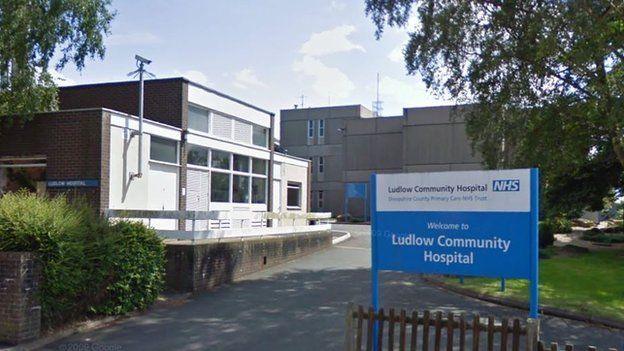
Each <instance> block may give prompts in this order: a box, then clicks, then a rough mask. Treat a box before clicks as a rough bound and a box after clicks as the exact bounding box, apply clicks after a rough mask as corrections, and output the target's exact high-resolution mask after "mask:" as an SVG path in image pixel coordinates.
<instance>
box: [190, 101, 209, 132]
mask: <svg viewBox="0 0 624 351" xmlns="http://www.w3.org/2000/svg"><path fill="white" fill-rule="evenodd" d="M188 116H189V119H188V123H189V125H188V127H189V129H195V130H198V131H200V132H204V133H208V132H209V131H210V111H208V110H206V109H204V108H201V107H197V106H193V105H189V112H188Z"/></svg>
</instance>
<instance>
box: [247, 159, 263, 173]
mask: <svg viewBox="0 0 624 351" xmlns="http://www.w3.org/2000/svg"><path fill="white" fill-rule="evenodd" d="M251 163H252V165H251V171H252V172H253V173H255V174H265V175H266V174H267V161H266V160H261V159H259V158H254V159H252V161H251Z"/></svg>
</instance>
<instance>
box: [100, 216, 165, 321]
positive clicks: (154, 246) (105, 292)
mask: <svg viewBox="0 0 624 351" xmlns="http://www.w3.org/2000/svg"><path fill="white" fill-rule="evenodd" d="M103 234H104V235H103V236H102V237H101V238H99V239H100V240H96V241H95V243H96V244H94V245H91V246H90V247H89V249H88V251H89V253H90V254H91V255H92V256H93V257H97V258H98V261H99V263H100V265H98V266H94V267H93V268H94V269H93V276H94V277H98V281H101V282H103V284H102V285H101V286H100V287H99V288H98V291H94V292H93V295H95V296H98V299H97V301H96V303H95V304H94V305H93V306H92V307H91V311H92V312H94V313H98V314H123V313H127V312H131V311H133V310H136V309H145V308H147V307H149V306H150V305H151V304H152V303H153V302H154V301H155V300H156V298H157V297H158V293H159V292H160V291H161V290H162V288H163V283H164V274H165V273H164V266H165V247H164V245H163V243H162V240H160V238H159V237H158V235H157V234H156V232H154V230H152V229H149V228H147V227H146V226H145V225H143V224H141V223H136V222H119V223H117V224H115V225H113V226H111V227H110V228H109V230H108V231H107V232H105V233H103Z"/></svg>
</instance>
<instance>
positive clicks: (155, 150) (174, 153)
mask: <svg viewBox="0 0 624 351" xmlns="http://www.w3.org/2000/svg"><path fill="white" fill-rule="evenodd" d="M150 159H151V160H154V161H162V162H168V163H176V164H177V163H178V142H177V141H175V140H170V139H165V138H160V137H157V136H153V135H152V136H151V138H150Z"/></svg>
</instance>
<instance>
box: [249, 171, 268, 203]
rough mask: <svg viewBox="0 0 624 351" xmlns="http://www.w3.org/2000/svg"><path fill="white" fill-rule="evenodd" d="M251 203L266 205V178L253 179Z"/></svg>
mask: <svg viewBox="0 0 624 351" xmlns="http://www.w3.org/2000/svg"><path fill="white" fill-rule="evenodd" d="M251 202H252V203H254V204H264V203H266V178H256V177H253V178H252V179H251Z"/></svg>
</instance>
